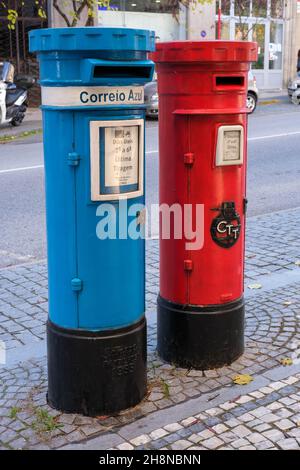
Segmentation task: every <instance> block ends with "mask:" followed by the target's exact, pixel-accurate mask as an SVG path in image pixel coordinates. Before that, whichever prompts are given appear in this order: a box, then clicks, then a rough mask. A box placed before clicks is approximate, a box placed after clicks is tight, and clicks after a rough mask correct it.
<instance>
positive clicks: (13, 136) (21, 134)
mask: <svg viewBox="0 0 300 470" xmlns="http://www.w3.org/2000/svg"><path fill="white" fill-rule="evenodd" d="M42 132H43V131H42V129H33V130H31V131H23V132H19V133H18V134H5V135H2V136H0V143H6V142H12V141H13V140H17V139H22V138H23V137H30V136H32V135H38V134H42Z"/></svg>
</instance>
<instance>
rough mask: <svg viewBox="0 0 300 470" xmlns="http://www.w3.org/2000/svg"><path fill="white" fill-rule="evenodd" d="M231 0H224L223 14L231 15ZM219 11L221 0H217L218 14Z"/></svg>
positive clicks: (222, 3)
mask: <svg viewBox="0 0 300 470" xmlns="http://www.w3.org/2000/svg"><path fill="white" fill-rule="evenodd" d="M230 3H231V1H230V0H222V2H221V6H222V15H230ZM218 12H219V0H216V15H217V14H218Z"/></svg>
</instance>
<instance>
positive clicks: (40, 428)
mask: <svg viewBox="0 0 300 470" xmlns="http://www.w3.org/2000/svg"><path fill="white" fill-rule="evenodd" d="M34 414H35V418H36V419H35V421H34V422H33V423H32V428H33V429H34V430H35V431H36V432H38V433H43V432H51V431H54V430H55V429H61V428H63V424H61V423H57V422H56V419H55V418H54V417H53V416H51V415H50V414H49V413H48V411H47V410H43V409H42V408H36V409H35V410H34Z"/></svg>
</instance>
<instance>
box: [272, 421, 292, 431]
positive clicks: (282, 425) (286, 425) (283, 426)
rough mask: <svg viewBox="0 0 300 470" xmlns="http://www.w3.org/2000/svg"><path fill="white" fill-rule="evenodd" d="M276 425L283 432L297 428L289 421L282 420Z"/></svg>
mask: <svg viewBox="0 0 300 470" xmlns="http://www.w3.org/2000/svg"><path fill="white" fill-rule="evenodd" d="M275 425H276V426H277V427H278V428H279V429H281V430H282V431H287V430H289V429H291V428H292V427H294V426H295V425H294V423H293V422H292V421H290V420H289V419H282V420H280V421H277V422H275Z"/></svg>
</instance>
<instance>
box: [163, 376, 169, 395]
mask: <svg viewBox="0 0 300 470" xmlns="http://www.w3.org/2000/svg"><path fill="white" fill-rule="evenodd" d="M161 388H162V392H163V394H164V398H170V387H169V385H168V384H167V382H166V381H165V380H164V379H161Z"/></svg>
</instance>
